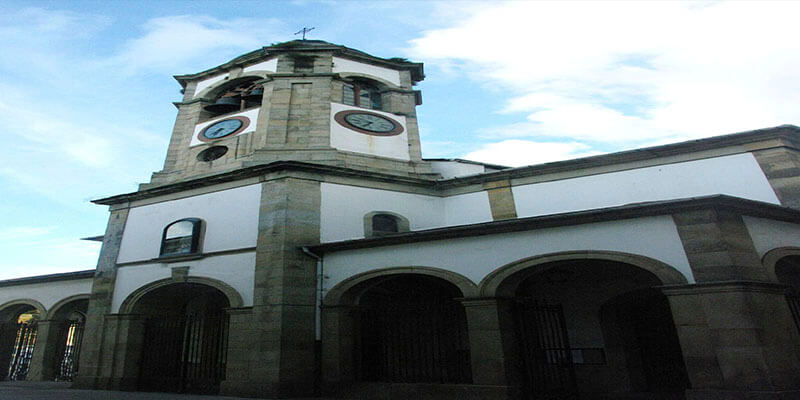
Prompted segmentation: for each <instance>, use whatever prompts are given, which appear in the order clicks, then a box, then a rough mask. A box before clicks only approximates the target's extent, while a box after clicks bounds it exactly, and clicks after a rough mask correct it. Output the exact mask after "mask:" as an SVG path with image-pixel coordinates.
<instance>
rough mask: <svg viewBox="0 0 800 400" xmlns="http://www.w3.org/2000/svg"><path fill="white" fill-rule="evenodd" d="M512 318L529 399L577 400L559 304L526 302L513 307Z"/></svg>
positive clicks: (567, 342) (522, 301)
mask: <svg viewBox="0 0 800 400" xmlns="http://www.w3.org/2000/svg"><path fill="white" fill-rule="evenodd" d="M514 318H515V325H516V331H517V337H518V340H519V343H520V348H521V349H520V350H521V352H522V358H523V363H524V367H525V382H524V383H525V386H526V387H525V389H526V395H527V397H528V398H529V399H537V400H538V399H577V398H578V390H577V385H576V382H575V370H574V369H573V363H572V351H571V349H570V347H569V339H568V338H567V328H566V324H565V323H564V312H563V310H562V308H561V306H560V305H547V304H545V303H544V302H537V301H533V300H529V299H525V300H519V301H518V302H517V303H516V304H515V309H514Z"/></svg>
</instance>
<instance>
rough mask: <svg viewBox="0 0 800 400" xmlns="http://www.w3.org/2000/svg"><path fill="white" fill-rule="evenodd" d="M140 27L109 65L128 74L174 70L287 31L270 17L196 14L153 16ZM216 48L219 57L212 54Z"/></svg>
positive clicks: (248, 47)
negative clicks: (139, 30)
mask: <svg viewBox="0 0 800 400" xmlns="http://www.w3.org/2000/svg"><path fill="white" fill-rule="evenodd" d="M143 29H144V31H145V33H144V35H143V36H141V37H138V38H136V39H133V40H130V41H129V42H128V43H127V44H126V45H125V46H124V48H123V49H122V51H121V52H120V53H119V54H118V56H117V57H115V58H114V59H112V60H111V63H112V64H113V65H117V66H119V67H120V68H122V69H123V71H126V72H128V73H133V72H137V71H141V70H157V71H166V73H175V71H177V70H180V69H181V68H186V67H187V63H189V62H191V61H196V60H198V59H201V58H206V59H207V60H209V61H208V62H207V63H206V64H209V63H210V64H213V63H217V62H224V61H226V60H227V59H228V58H230V57H231V56H235V55H237V54H240V53H242V52H243V51H250V50H255V49H258V48H260V47H262V46H265V45H269V44H270V43H269V42H267V39H269V38H274V37H283V36H285V32H287V29H286V28H285V25H284V23H283V22H281V21H279V20H277V19H274V18H261V19H259V18H234V19H229V20H228V19H225V20H223V19H217V18H213V17H209V16H198V15H179V16H170V17H161V18H153V19H151V20H149V21H148V22H147V23H146V24H145V25H144V26H143ZM220 51H222V52H224V53H223V54H224V56H223V57H220V56H218V55H217V54H216V53H217V52H220ZM209 66H213V65H209Z"/></svg>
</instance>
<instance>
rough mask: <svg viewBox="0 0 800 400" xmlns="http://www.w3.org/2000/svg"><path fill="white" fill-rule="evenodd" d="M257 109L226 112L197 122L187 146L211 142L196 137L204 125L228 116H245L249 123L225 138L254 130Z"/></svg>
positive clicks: (259, 109) (256, 120)
mask: <svg viewBox="0 0 800 400" xmlns="http://www.w3.org/2000/svg"><path fill="white" fill-rule="evenodd" d="M259 111H261V107H259V108H254V109H251V110H247V111H242V112H240V113H236V114H226V115H225V116H223V117H219V118H215V119H212V120H209V121H205V122H203V123H201V124H197V125H195V127H194V133H193V134H192V141H191V142H190V143H189V146H190V147H193V146H198V145H201V144H210V143H213V142H203V141H201V140H200V139H198V136H199V134H200V131H202V130H203V129H204V128H205V127H207V126H209V125H211V124H213V123H216V122H219V121H222V120H223V119H228V118H231V117H247V119H249V120H250V124H249V125H247V128H245V129H244V130H242V131H241V132H239V133H237V134H235V135H230V136H225V138H232V137H236V136H240V135H244V134H247V133H250V132H254V131H255V130H256V124H257V122H258V112H259Z"/></svg>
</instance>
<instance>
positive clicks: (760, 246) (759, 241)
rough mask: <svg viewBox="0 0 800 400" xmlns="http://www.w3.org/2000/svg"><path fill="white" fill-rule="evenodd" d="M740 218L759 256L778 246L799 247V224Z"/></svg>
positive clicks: (746, 217)
mask: <svg viewBox="0 0 800 400" xmlns="http://www.w3.org/2000/svg"><path fill="white" fill-rule="evenodd" d="M742 219H743V220H744V223H745V226H747V231H748V232H750V237H751V238H752V239H753V245H755V248H756V251H757V252H758V256H759V257H763V256H764V254H767V252H769V251H770V250H772V249H776V248H778V247H797V248H800V225H798V224H793V223H791V222H783V221H775V220H771V219H764V218H756V217H748V216H743V217H742Z"/></svg>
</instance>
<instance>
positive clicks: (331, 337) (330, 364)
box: [322, 305, 358, 392]
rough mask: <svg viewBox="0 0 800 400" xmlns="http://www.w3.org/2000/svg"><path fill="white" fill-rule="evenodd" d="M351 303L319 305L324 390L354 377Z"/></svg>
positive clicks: (353, 323)
mask: <svg viewBox="0 0 800 400" xmlns="http://www.w3.org/2000/svg"><path fill="white" fill-rule="evenodd" d="M355 313H356V308H355V306H349V305H347V306H323V308H322V380H323V382H324V383H325V390H326V391H330V392H335V391H336V387H337V386H341V385H346V384H348V383H351V382H354V381H355V380H356V365H355V361H356V360H355V353H354V352H355V342H356V335H357V334H358V332H356V320H355V317H356V314H355Z"/></svg>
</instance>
